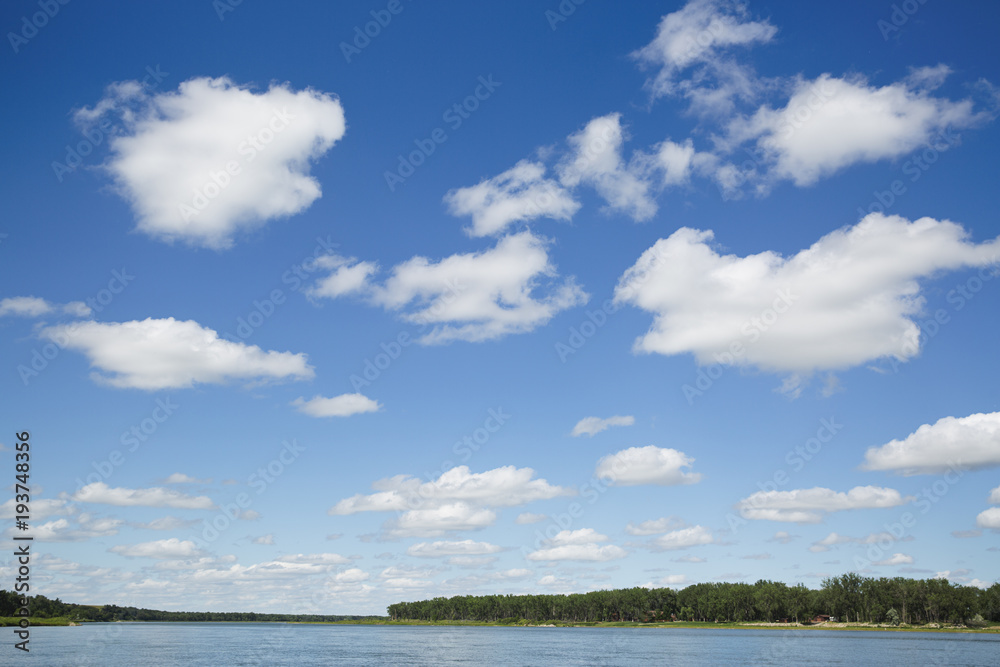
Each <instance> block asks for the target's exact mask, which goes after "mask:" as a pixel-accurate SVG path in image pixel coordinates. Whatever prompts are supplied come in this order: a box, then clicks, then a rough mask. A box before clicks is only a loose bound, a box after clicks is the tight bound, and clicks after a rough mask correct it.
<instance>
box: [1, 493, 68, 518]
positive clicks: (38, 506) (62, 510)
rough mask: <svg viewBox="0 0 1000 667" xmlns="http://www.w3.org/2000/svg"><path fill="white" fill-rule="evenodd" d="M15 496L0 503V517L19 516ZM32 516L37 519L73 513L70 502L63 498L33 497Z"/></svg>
mask: <svg viewBox="0 0 1000 667" xmlns="http://www.w3.org/2000/svg"><path fill="white" fill-rule="evenodd" d="M18 504H19V503H18V502H17V501H16V499H15V498H11V499H10V500H6V501H4V502H3V504H0V519H13V518H14V517H15V516H17V514H18V512H17V505H18ZM30 507H31V518H32V519H33V520H35V521H38V520H39V519H45V518H48V517H50V516H54V515H59V514H69V513H71V511H72V510H71V508H70V507H69V506H68V503H67V502H66V501H65V500H63V499H62V498H32V500H31V505H30Z"/></svg>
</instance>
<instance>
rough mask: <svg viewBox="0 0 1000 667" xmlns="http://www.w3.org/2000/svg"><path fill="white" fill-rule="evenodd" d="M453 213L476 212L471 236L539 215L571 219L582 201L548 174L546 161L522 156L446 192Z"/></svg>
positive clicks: (493, 231)
mask: <svg viewBox="0 0 1000 667" xmlns="http://www.w3.org/2000/svg"><path fill="white" fill-rule="evenodd" d="M445 203H446V204H447V205H448V211H449V212H450V213H451V214H452V215H456V216H464V215H469V216H472V227H468V228H466V230H465V231H466V232H467V233H468V234H469V235H470V236H489V235H492V234H498V233H500V232H502V231H504V230H505V229H507V227H509V226H510V225H511V224H513V223H515V222H520V221H529V220H534V219H535V218H541V217H545V218H554V219H556V220H570V219H572V217H573V214H575V213H576V212H577V211H578V210H579V208H580V204H579V202H577V201H575V200H574V199H573V196H572V195H571V194H570V193H569V191H567V190H566V189H565V188H563V187H561V186H560V185H559V184H558V183H557V182H556V181H554V180H552V179H549V178H545V165H543V164H542V163H540V162H529V161H528V160H521V161H520V162H518V163H517V164H516V165H514V166H513V167H511V168H510V169H508V170H507V171H505V172H503V173H502V174H499V175H497V176H494V177H493V178H488V179H485V180H483V181H480V182H479V183H478V184H477V185H473V186H470V187H465V188H458V189H455V190H452V191H450V192H449V193H448V194H447V195H446V196H445Z"/></svg>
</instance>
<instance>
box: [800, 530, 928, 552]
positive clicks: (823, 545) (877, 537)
mask: <svg viewBox="0 0 1000 667" xmlns="http://www.w3.org/2000/svg"><path fill="white" fill-rule="evenodd" d="M912 539H913V538H912V537H908V538H904V539H900V538H897V537H896V536H894V535H893V534H892V533H886V532H881V533H870V534H868V535H866V536H865V537H849V536H847V535H840V534H838V533H830V534H829V535H827V536H826V537H824V538H823V539H821V540H818V541H817V542H813V544H812V546H810V547H809V551H812V552H813V553H822V552H824V551H829V550H830V547H833V546H839V545H841V544H879V543H885V544H886V545H889V544H893V543H895V542H908V541H910V540H912Z"/></svg>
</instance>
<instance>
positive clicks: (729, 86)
mask: <svg viewBox="0 0 1000 667" xmlns="http://www.w3.org/2000/svg"><path fill="white" fill-rule="evenodd" d="M748 14H749V13H748V12H747V9H746V4H745V3H744V2H741V1H739V0H690V1H689V2H688V3H687V4H686V5H684V6H683V7H682V8H681V9H679V10H677V11H675V12H671V13H670V14H667V15H665V16H664V17H663V18H662V19H661V20H660V24H659V26H658V28H657V32H656V37H655V39H654V40H653V41H652V42H651V43H649V44H647V45H646V46H644V47H643V48H641V49H639V50H638V51H636V52H635V53H633V54H632V55H633V57H635V58H637V59H638V60H639V62H640V63H641V64H643V65H647V66H653V67H658V68H659V71H658V72H657V74H656V76H655V77H653V78H652V79H649V80H648V81H647V82H646V88H647V89H648V90H649V91H650V93H651V94H652V95H653V97H661V96H664V95H681V96H684V97H686V98H687V99H688V100H689V102H690V103H691V106H692V109H693V110H695V111H697V112H701V113H709V112H711V113H724V112H727V111H730V110H731V109H732V106H733V100H734V99H752V98H753V97H754V96H755V95H756V93H757V92H758V89H759V88H760V84H759V82H757V81H756V78H755V77H754V75H753V73H752V71H751V70H750V69H749V68H748V67H746V66H744V65H742V64H741V63H740V61H738V60H737V59H736V58H735V57H734V56H733V55H732V52H733V51H734V47H747V46H751V45H753V44H755V43H766V42H769V41H770V40H771V39H772V38H773V37H774V35H775V33H776V32H777V28H775V27H774V26H773V25H771V24H770V23H768V22H767V21H751V20H748ZM685 70H691V74H690V75H689V76H688V77H687V78H682V77H681V73H682V72H684V71H685Z"/></svg>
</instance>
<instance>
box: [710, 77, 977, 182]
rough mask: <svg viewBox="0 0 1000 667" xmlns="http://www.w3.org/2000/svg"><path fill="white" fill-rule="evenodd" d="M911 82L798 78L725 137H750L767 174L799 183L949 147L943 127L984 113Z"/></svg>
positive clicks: (973, 120) (971, 120)
mask: <svg viewBox="0 0 1000 667" xmlns="http://www.w3.org/2000/svg"><path fill="white" fill-rule="evenodd" d="M936 71H938V72H940V71H941V70H936ZM911 82H912V80H910V81H902V82H898V83H894V84H890V85H887V86H883V87H881V88H875V87H873V86H870V85H868V82H867V81H866V80H865V79H864V78H861V77H848V78H836V77H833V76H831V75H829V74H823V75H821V76H820V77H818V78H817V79H815V80H812V81H807V80H799V81H797V82H796V84H795V86H794V90H793V92H792V95H791V97H790V98H789V100H788V103H787V104H786V105H785V106H784V107H783V108H780V109H772V108H770V107H768V106H763V107H761V108H760V109H758V110H757V112H756V113H755V114H754V115H753V116H752V117H750V118H744V119H739V120H736V121H734V122H733V123H732V124H731V125H730V127H729V133H730V139H731V140H735V141H736V142H738V143H742V142H743V141H747V140H754V141H755V142H756V148H757V150H758V151H760V152H761V158H762V161H763V162H765V163H766V168H767V171H768V176H769V177H770V178H774V179H786V180H791V181H792V182H793V183H795V184H796V185H800V186H804V185H811V184H813V183H815V182H816V181H817V180H819V179H820V178H822V177H825V176H829V175H830V174H832V173H834V172H836V171H838V170H840V169H843V168H844V167H847V166H849V165H853V164H857V163H861V162H876V161H878V160H884V159H893V158H897V157H901V156H903V155H906V154H908V153H910V152H912V151H913V150H915V149H916V148H918V147H921V146H924V145H928V144H930V145H934V146H936V148H935V150H939V151H940V150H947V149H948V147H949V146H950V145H953V144H954V143H955V139H954V138H952V139H946V138H945V137H944V136H942V133H943V132H945V131H947V130H949V129H950V128H959V127H968V126H971V125H974V124H976V123H977V122H980V121H981V120H983V119H984V118H985V116H983V115H982V114H978V113H976V112H974V111H973V104H972V102H971V101H970V100H963V101H961V102H953V101H951V100H947V99H942V98H937V97H933V96H932V95H930V94H929V92H928V90H927V89H926V87H923V88H921V87H914V86H913V84H912V83H911Z"/></svg>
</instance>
